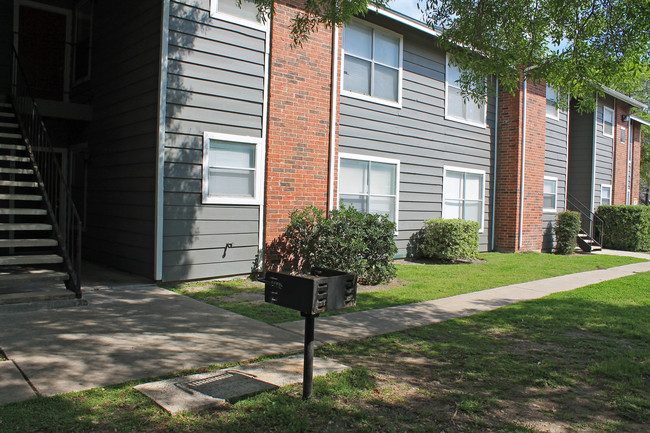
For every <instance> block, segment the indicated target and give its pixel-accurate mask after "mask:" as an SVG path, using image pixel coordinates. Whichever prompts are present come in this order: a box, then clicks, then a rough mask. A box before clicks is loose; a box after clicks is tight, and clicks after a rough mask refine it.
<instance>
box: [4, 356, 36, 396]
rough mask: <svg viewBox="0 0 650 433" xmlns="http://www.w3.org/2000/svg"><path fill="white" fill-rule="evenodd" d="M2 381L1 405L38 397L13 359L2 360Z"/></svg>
mask: <svg viewBox="0 0 650 433" xmlns="http://www.w3.org/2000/svg"><path fill="white" fill-rule="evenodd" d="M0 383H1V384H2V392H0V405H2V404H7V403H13V402H16V401H23V400H28V399H30V398H33V397H36V394H35V393H34V391H33V390H32V388H31V387H30V386H29V384H28V383H27V381H25V379H24V378H23V375H22V374H20V371H18V368H16V365H15V364H14V363H13V362H11V361H2V362H0Z"/></svg>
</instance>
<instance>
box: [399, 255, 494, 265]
mask: <svg viewBox="0 0 650 433" xmlns="http://www.w3.org/2000/svg"><path fill="white" fill-rule="evenodd" d="M395 263H396V264H399V265H478V264H480V263H487V260H483V259H471V260H465V259H460V260H456V261H455V262H447V261H444V260H439V259H423V258H418V259H416V258H411V257H407V258H403V259H396V260H395Z"/></svg>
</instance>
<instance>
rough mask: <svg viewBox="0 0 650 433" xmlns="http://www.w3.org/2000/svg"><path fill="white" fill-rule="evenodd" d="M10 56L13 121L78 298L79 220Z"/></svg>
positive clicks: (35, 108) (18, 68) (16, 61)
mask: <svg viewBox="0 0 650 433" xmlns="http://www.w3.org/2000/svg"><path fill="white" fill-rule="evenodd" d="M12 53H13V78H14V79H13V86H12V90H11V98H12V102H13V105H14V109H15V111H16V118H17V119H18V124H19V126H20V129H21V130H22V133H23V138H24V142H25V145H26V146H27V151H28V153H29V155H30V159H31V163H32V167H33V169H34V174H35V175H36V177H37V180H38V184H39V187H40V190H41V193H42V195H43V201H44V202H45V205H46V207H47V211H48V215H50V219H51V222H52V228H53V230H54V234H55V236H56V238H57V241H58V243H59V251H60V253H61V255H62V257H63V262H64V266H65V267H66V271H67V273H68V275H69V279H68V280H67V281H66V287H67V288H68V290H71V291H72V292H74V293H75V294H76V295H77V297H78V298H80V297H81V281H80V273H81V231H82V224H81V218H80V217H79V213H78V212H77V209H76V207H75V205H74V203H73V201H72V192H71V190H70V187H69V185H68V183H67V182H66V176H64V173H63V170H62V169H61V164H60V163H59V161H58V159H57V154H56V152H55V150H54V146H52V141H51V139H50V136H49V134H48V132H47V129H46V128H45V124H44V123H43V119H42V117H41V115H40V114H39V111H38V106H37V104H36V100H35V99H34V97H33V96H32V93H31V91H30V89H29V84H28V81H27V78H26V76H25V71H24V69H23V67H22V65H21V63H20V58H19V57H18V53H17V51H16V48H15V47H12Z"/></svg>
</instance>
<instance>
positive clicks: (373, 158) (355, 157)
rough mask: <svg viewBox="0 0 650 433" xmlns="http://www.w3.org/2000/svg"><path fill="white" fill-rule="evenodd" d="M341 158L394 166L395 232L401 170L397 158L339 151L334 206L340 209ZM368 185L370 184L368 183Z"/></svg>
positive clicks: (396, 229) (397, 223) (397, 228)
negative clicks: (335, 201)
mask: <svg viewBox="0 0 650 433" xmlns="http://www.w3.org/2000/svg"><path fill="white" fill-rule="evenodd" d="M342 159H352V160H355V161H366V162H370V163H373V162H378V163H382V164H391V165H394V166H395V221H393V222H394V223H395V234H397V232H398V231H399V191H400V170H401V166H400V165H401V162H400V160H399V159H394V158H382V157H379V156H368V155H359V154H355V153H339V158H338V167H337V170H338V176H337V177H338V182H337V183H338V185H337V199H338V200H337V203H336V208H337V209H340V208H341V195H342V194H341V177H342V176H341V160H342ZM368 186H369V187H370V185H368ZM381 196H382V197H385V196H386V195H381ZM370 197H371V193H370V191H369V192H368V198H370Z"/></svg>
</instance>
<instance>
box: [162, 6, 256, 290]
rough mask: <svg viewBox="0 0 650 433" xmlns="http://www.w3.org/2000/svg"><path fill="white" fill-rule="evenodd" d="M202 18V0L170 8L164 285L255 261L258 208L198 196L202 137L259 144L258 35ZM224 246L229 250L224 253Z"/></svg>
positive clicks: (233, 271) (237, 269)
mask: <svg viewBox="0 0 650 433" xmlns="http://www.w3.org/2000/svg"><path fill="white" fill-rule="evenodd" d="M209 11H210V2H209V0H180V1H172V2H171V13H170V33H169V57H168V59H169V64H168V68H169V69H168V70H169V73H168V83H167V101H166V102H167V119H166V138H165V170H164V190H165V194H164V202H165V211H164V223H163V280H166V281H175V280H186V279H200V278H214V277H220V276H227V275H240V274H247V273H249V272H250V271H251V268H252V266H253V263H254V261H255V259H256V255H257V253H258V239H259V206H236V205H215V204H203V203H202V195H201V188H202V173H203V169H202V162H203V133H204V132H206V131H207V132H217V133H225V134H233V135H247V136H254V137H261V136H262V129H263V125H262V118H263V108H264V106H263V101H264V53H265V44H266V41H265V34H264V32H261V31H259V30H255V29H250V28H247V27H244V26H239V25H236V24H233V23H229V22H227V21H222V20H218V19H214V18H211V17H210V12H209ZM227 243H232V244H233V248H228V249H227V251H226V250H225V245H226V244H227ZM224 253H225V254H224Z"/></svg>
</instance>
